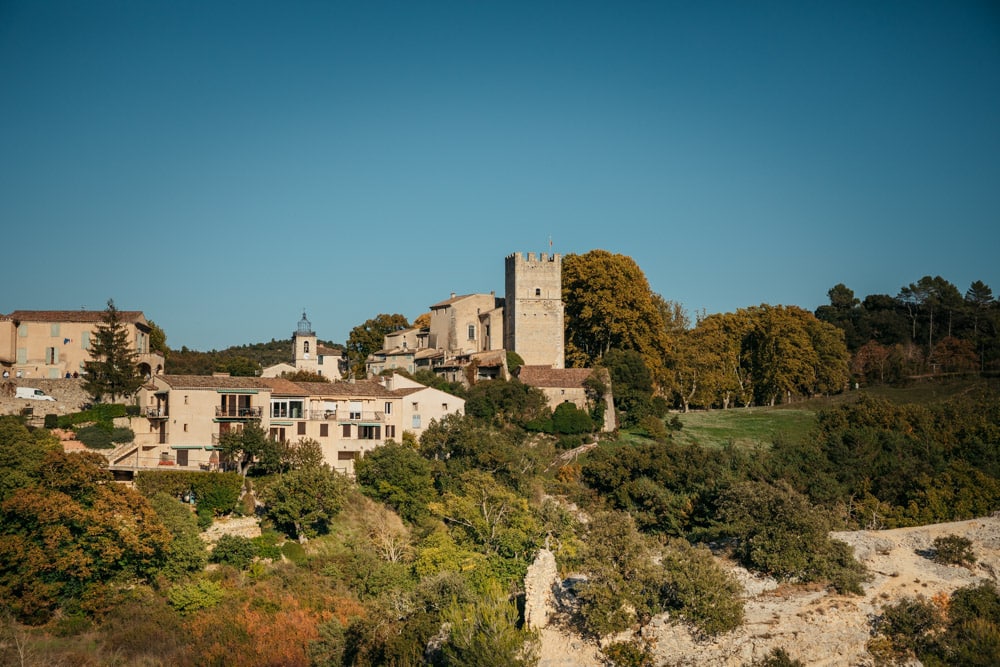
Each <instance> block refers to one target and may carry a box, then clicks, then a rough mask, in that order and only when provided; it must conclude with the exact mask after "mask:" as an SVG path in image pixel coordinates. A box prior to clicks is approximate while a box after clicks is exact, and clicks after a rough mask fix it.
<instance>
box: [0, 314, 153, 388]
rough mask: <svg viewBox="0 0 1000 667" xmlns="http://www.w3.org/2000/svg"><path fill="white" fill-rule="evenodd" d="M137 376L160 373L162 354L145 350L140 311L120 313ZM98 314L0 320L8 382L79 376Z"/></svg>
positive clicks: (1, 359) (0, 357)
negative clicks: (18, 379)
mask: <svg viewBox="0 0 1000 667" xmlns="http://www.w3.org/2000/svg"><path fill="white" fill-rule="evenodd" d="M118 315H119V317H120V318H121V323H122V325H124V327H125V329H126V331H127V332H128V338H129V342H130V343H131V344H132V349H133V350H134V351H135V352H136V353H137V354H138V358H137V359H136V361H137V366H138V370H139V372H140V373H142V374H143V375H155V374H157V373H162V372H163V355H162V354H159V353H157V352H151V351H150V349H149V336H150V333H151V328H150V326H149V323H148V322H147V321H146V317H145V316H144V315H143V314H142V312H141V311H129V310H120V311H118ZM104 316H105V313H104V311H103V310H17V311H14V312H12V313H10V314H9V315H2V316H0V367H2V368H3V370H5V371H7V373H8V374H9V376H10V377H12V378H25V379H39V378H40V379H46V380H55V379H59V378H65V377H67V376H72V375H73V374H74V373H76V374H77V375H79V374H81V373H83V371H84V363H85V362H88V361H91V356H90V347H91V341H92V340H93V339H94V335H95V332H96V331H97V327H98V326H99V325H100V324H102V323H103V321H104Z"/></svg>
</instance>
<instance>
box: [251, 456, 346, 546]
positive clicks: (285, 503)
mask: <svg viewBox="0 0 1000 667" xmlns="http://www.w3.org/2000/svg"><path fill="white" fill-rule="evenodd" d="M348 486H349V482H348V481H347V478H346V477H344V476H343V475H341V474H340V473H338V472H335V471H334V470H331V469H330V467H329V466H328V465H323V466H320V467H310V468H300V469H298V470H292V471H291V472H288V473H285V474H284V475H282V476H281V478H280V479H279V480H278V481H277V482H275V483H274V484H272V485H271V486H269V487H267V488H266V489H265V490H264V492H263V494H262V495H263V499H264V502H265V504H266V505H267V514H268V516H270V517H271V519H272V520H273V521H274V522H275V523H276V524H277V525H279V526H284V527H286V528H291V529H292V532H293V533H294V535H295V536H296V538H297V539H298V540H299V542H306V541H307V540H308V539H309V538H310V537H316V535H319V534H322V533H326V532H327V531H328V530H329V526H330V523H331V522H332V521H333V519H334V518H335V517H336V516H337V514H338V513H339V512H340V510H341V508H342V507H343V506H344V499H345V498H346V496H347V488H348Z"/></svg>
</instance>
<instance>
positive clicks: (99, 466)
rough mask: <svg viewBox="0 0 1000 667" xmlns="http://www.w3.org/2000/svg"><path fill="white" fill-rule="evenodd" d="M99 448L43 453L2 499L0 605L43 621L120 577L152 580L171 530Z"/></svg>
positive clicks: (25, 618)
mask: <svg viewBox="0 0 1000 667" xmlns="http://www.w3.org/2000/svg"><path fill="white" fill-rule="evenodd" d="M106 466H107V462H106V461H105V459H104V457H102V456H100V455H99V454H92V453H84V454H66V453H64V452H61V451H51V452H48V453H46V454H45V457H44V459H43V461H42V464H41V465H40V466H39V469H38V476H37V481H36V482H34V483H32V484H30V485H29V486H25V487H22V488H20V489H18V490H16V491H15V492H14V493H13V494H11V495H10V496H9V497H8V498H7V499H6V500H4V501H3V503H0V563H3V566H2V567H0V610H2V611H11V612H13V613H14V614H15V615H16V616H17V617H18V618H19V619H21V620H22V621H24V622H29V623H40V622H45V621H47V620H48V619H49V617H50V616H51V615H52V613H53V612H54V611H55V610H56V609H57V608H59V607H60V606H64V605H65V606H70V607H73V606H76V607H77V608H79V606H80V605H81V603H82V600H83V599H84V598H85V597H87V596H88V595H90V594H92V593H94V592H95V591H99V590H102V589H107V587H109V586H114V585H115V584H116V583H117V584H121V585H128V584H130V583H132V582H133V581H134V580H135V579H139V580H149V579H150V578H151V577H152V576H154V575H155V574H156V573H157V572H159V570H160V568H161V567H162V565H163V564H164V562H165V561H166V559H167V555H168V548H169V545H170V543H171V535H170V533H169V532H168V531H167V530H166V529H165V528H164V527H163V524H161V523H160V521H159V519H158V518H157V515H156V513H155V512H154V511H153V509H152V508H151V507H150V506H149V503H147V502H146V499H145V498H143V497H142V496H141V495H140V494H139V492H137V491H135V490H134V489H130V488H127V487H124V486H121V485H118V484H113V483H112V480H111V474H110V473H109V472H108V471H107V467H106Z"/></svg>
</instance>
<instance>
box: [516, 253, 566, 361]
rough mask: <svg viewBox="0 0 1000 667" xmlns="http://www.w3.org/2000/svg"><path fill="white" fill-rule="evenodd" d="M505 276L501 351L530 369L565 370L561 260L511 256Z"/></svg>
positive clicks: (558, 256) (518, 254)
mask: <svg viewBox="0 0 1000 667" xmlns="http://www.w3.org/2000/svg"><path fill="white" fill-rule="evenodd" d="M505 276H506V295H505V298H504V316H503V319H504V327H503V331H504V333H503V338H504V341H503V346H504V349H507V350H513V351H515V352H517V353H518V354H519V355H521V358H522V359H524V363H525V364H527V365H529V366H535V365H541V366H551V367H552V368H564V367H565V329H564V327H563V302H562V256H561V255H548V254H546V253H542V254H541V255H540V256H539V257H538V258H536V257H535V253H533V252H529V253H528V256H527V258H525V257H524V255H523V254H522V253H519V252H516V253H513V254H511V255H508V256H507V258H506V262H505Z"/></svg>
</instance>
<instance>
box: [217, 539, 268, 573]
mask: <svg viewBox="0 0 1000 667" xmlns="http://www.w3.org/2000/svg"><path fill="white" fill-rule="evenodd" d="M256 556H257V546H256V545H255V544H254V543H253V541H252V540H251V539H250V538H248V537H241V536H239V535H223V536H222V537H220V538H219V541H218V542H216V544H215V548H214V549H212V554H211V556H210V557H209V560H211V561H212V562H213V563H222V564H223V565H232V566H233V567H235V568H236V569H238V570H245V569H246V568H247V566H248V565H250V563H251V562H252V561H253V559H254V557H256Z"/></svg>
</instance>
